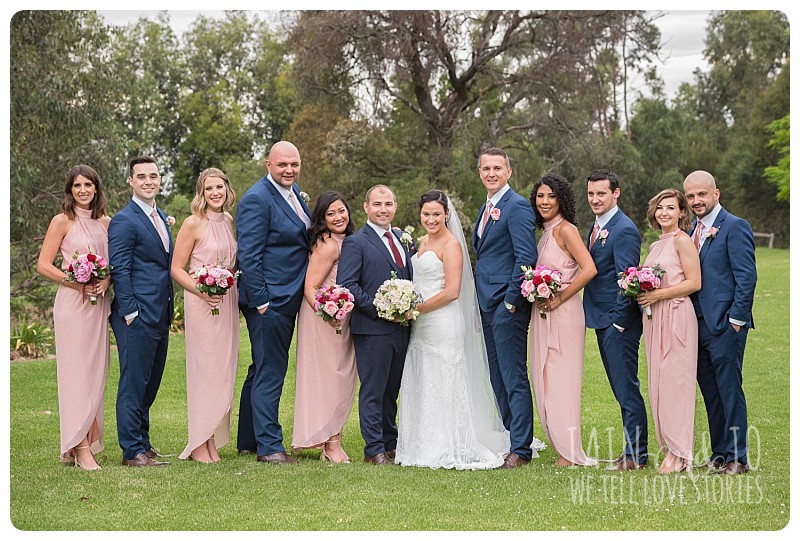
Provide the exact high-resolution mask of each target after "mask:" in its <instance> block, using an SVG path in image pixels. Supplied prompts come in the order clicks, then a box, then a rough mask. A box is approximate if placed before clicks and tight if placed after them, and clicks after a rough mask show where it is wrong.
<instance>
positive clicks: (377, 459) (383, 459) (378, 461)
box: [364, 453, 392, 466]
mask: <svg viewBox="0 0 800 541" xmlns="http://www.w3.org/2000/svg"><path fill="white" fill-rule="evenodd" d="M364 462H366V463H367V464H375V465H377V466H391V465H392V461H391V460H390V459H389V457H388V456H386V453H379V454H377V455H375V456H365V457H364Z"/></svg>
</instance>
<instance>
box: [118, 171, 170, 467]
mask: <svg viewBox="0 0 800 541" xmlns="http://www.w3.org/2000/svg"><path fill="white" fill-rule="evenodd" d="M128 184H130V185H131V188H132V189H133V199H132V200H131V202H130V203H129V204H128V206H126V207H125V208H124V209H122V210H121V211H119V212H118V213H117V214H116V215H115V216H114V217H113V218H112V219H111V223H110V224H109V226H108V252H109V263H110V264H111V267H112V268H111V282H112V283H113V284H114V302H113V303H112V305H111V316H110V317H109V320H110V322H111V328H112V329H113V330H114V337H115V338H116V340H117V349H118V350H119V372H120V374H119V389H118V391H117V435H118V438H119V445H120V447H121V448H122V463H123V464H124V465H126V466H134V467H143V466H163V465H165V464H167V463H166V462H160V461H158V460H156V458H158V457H160V456H161V455H159V454H158V452H157V451H156V450H155V448H153V446H152V444H151V443H150V406H152V405H153V402H154V401H155V399H156V393H158V387H159V385H160V384H161V376H162V375H163V373H164V365H165V364H166V360H167V345H168V343H169V325H170V322H171V321H172V303H173V292H172V277H171V276H170V273H169V269H170V265H171V264H172V237H171V236H170V232H169V225H167V221H166V218H167V216H166V214H164V211H162V210H161V209H158V208H157V207H156V195H158V191H159V188H160V186H161V175H160V174H159V171H158V165H157V164H156V161H155V160H154V159H153V158H150V157H148V156H140V157H138V158H134V159H133V160H132V161H131V163H130V177H128Z"/></svg>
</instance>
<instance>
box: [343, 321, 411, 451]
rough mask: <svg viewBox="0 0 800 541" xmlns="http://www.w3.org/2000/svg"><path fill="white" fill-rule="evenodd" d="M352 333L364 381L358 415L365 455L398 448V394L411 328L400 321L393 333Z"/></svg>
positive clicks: (360, 372)
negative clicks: (403, 325) (401, 324)
mask: <svg viewBox="0 0 800 541" xmlns="http://www.w3.org/2000/svg"><path fill="white" fill-rule="evenodd" d="M352 336H353V345H354V346H355V350H356V367H357V368H358V378H359V380H360V381H361V387H360V389H359V391H358V416H359V421H360V423H361V436H362V437H363V438H364V456H365V457H372V456H376V455H379V454H381V453H385V452H387V451H394V450H395V449H396V448H397V396H398V395H399V394H400V380H401V378H402V377H403V366H404V365H405V361H406V351H407V350H408V341H409V337H410V330H409V328H408V327H401V326H400V325H399V324H397V330H396V331H395V332H393V333H391V334H374V335H372V334H354V335H352Z"/></svg>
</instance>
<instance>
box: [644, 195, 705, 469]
mask: <svg viewBox="0 0 800 541" xmlns="http://www.w3.org/2000/svg"><path fill="white" fill-rule="evenodd" d="M647 220H648V221H649V222H650V227H652V228H653V229H660V230H661V236H660V237H659V238H658V240H657V241H656V242H654V243H653V244H652V245H651V246H650V252H649V253H648V254H647V258H646V259H645V262H644V264H645V265H646V266H650V267H652V266H654V265H656V264H658V266H659V267H661V269H662V270H663V271H664V276H663V277H662V278H661V287H659V288H658V289H654V290H652V291H648V292H646V293H642V294H640V295H639V296H638V297H637V300H638V301H639V304H640V305H641V306H642V308H645V309H647V308H649V309H650V311H651V312H652V319H651V318H650V317H648V316H647V314H646V311H645V314H644V315H643V316H642V317H643V319H642V322H643V324H644V332H643V336H644V346H645V351H646V353H647V384H648V389H649V391H650V409H651V411H652V412H653V421H654V424H655V428H656V437H657V438H658V444H659V446H660V447H661V451H662V452H663V453H664V460H663V461H662V462H661V466H660V467H659V468H658V471H659V472H660V473H673V472H679V471H684V470H687V469H689V468H690V467H691V465H692V457H693V456H694V404H695V394H696V386H695V380H696V377H697V334H698V330H697V317H696V315H695V312H694V308H693V307H692V302H691V300H690V299H689V295H690V294H691V293H694V292H695V291H698V290H699V289H700V257H699V256H698V253H697V248H696V247H695V245H694V243H693V242H692V239H691V238H690V237H689V235H687V234H686V233H685V232H684V230H685V229H688V228H689V226H690V219H689V209H688V204H687V202H686V197H685V196H684V195H683V193H681V192H679V191H678V190H673V189H668V190H663V191H661V192H660V193H659V194H658V195H656V196H655V197H653V198H652V199H651V200H650V203H649V204H648V207H647Z"/></svg>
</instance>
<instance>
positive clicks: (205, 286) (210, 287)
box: [194, 263, 241, 316]
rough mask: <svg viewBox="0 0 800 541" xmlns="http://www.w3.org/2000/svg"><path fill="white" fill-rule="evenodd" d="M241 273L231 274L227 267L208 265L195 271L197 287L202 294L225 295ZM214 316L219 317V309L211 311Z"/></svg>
mask: <svg viewBox="0 0 800 541" xmlns="http://www.w3.org/2000/svg"><path fill="white" fill-rule="evenodd" d="M239 274H241V271H236V272H231V270H230V269H228V267H226V266H225V265H212V264H210V263H207V264H205V265H203V266H202V267H200V268H198V269H197V270H196V271H194V280H195V282H196V284H195V287H196V288H197V290H198V291H199V292H200V293H206V294H208V295H225V294H226V293H228V290H229V289H230V288H232V287H233V284H235V283H236V279H237V278H238V277H239ZM211 315H212V316H218V315H219V308H212V309H211Z"/></svg>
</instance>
